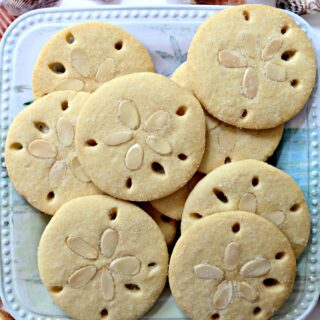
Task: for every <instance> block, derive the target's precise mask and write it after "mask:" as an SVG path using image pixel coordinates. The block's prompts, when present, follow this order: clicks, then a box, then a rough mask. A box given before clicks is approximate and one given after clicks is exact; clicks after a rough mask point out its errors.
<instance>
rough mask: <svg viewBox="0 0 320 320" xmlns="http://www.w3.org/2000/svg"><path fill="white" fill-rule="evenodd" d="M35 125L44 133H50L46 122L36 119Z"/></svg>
mask: <svg viewBox="0 0 320 320" xmlns="http://www.w3.org/2000/svg"><path fill="white" fill-rule="evenodd" d="M34 126H35V128H36V129H37V130H39V131H40V132H42V133H48V132H49V127H48V126H47V125H46V124H45V123H44V122H40V121H35V122H34Z"/></svg>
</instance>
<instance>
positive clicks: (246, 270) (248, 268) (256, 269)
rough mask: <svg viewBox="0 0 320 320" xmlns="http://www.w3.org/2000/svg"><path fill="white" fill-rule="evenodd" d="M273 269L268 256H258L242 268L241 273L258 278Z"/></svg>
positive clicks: (244, 275)
mask: <svg viewBox="0 0 320 320" xmlns="http://www.w3.org/2000/svg"><path fill="white" fill-rule="evenodd" d="M270 269H271V264H270V261H269V260H268V259H266V258H262V257H256V258H255V259H254V260H251V261H249V262H247V263H246V264H245V265H243V267H242V268H241V269H240V274H241V275H242V276H243V277H246V278H257V277H261V276H263V275H265V274H267V273H268V272H269V271H270Z"/></svg>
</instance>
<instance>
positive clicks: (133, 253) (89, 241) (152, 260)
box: [38, 195, 168, 320]
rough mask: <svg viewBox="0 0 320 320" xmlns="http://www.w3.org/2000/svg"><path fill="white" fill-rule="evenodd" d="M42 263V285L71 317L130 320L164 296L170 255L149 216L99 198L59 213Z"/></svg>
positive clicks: (42, 246)
mask: <svg viewBox="0 0 320 320" xmlns="http://www.w3.org/2000/svg"><path fill="white" fill-rule="evenodd" d="M38 262H39V271H40V276H41V279H42V281H43V283H44V284H45V286H46V287H47V288H48V290H49V292H50V294H51V295H52V297H53V299H54V301H55V302H56V303H57V305H58V306H59V307H61V308H62V309H63V310H64V311H65V312H66V313H67V314H68V315H69V316H71V317H72V318H74V319H80V320H82V319H83V320H87V319H90V320H101V319H110V320H122V319H128V320H130V319H138V318H139V317H140V316H142V315H143V314H144V313H145V312H146V311H147V310H149V309H150V307H151V306H152V305H153V304H154V303H155V301H156V300H157V298H158V297H159V295H160V293H161V292H162V289H163V288H164V285H165V283H166V278H167V267H168V252H167V246H166V243H165V241H164V238H163V235H162V233H161V231H160V229H159V228H158V226H157V225H156V223H155V222H154V221H153V220H152V218H151V217H149V216H148V215H147V214H146V213H145V212H144V211H142V210H141V209H140V208H138V207H136V206H135V205H133V204H129V203H127V202H123V201H120V200H116V199H113V198H111V197H108V196H101V195H99V196H88V197H82V198H78V199H75V200H72V201H70V202H68V203H67V204H65V205H64V206H62V207H61V208H60V209H59V210H58V211H57V213H56V215H55V216H54V217H53V219H52V220H51V221H50V223H49V224H48V226H47V228H46V229H45V231H44V233H43V235H42V237H41V241H40V245H39V251H38Z"/></svg>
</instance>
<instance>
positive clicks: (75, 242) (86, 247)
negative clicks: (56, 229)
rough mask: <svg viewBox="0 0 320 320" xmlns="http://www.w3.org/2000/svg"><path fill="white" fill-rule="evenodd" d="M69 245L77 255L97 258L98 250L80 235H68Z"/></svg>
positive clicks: (67, 241) (67, 242)
mask: <svg viewBox="0 0 320 320" xmlns="http://www.w3.org/2000/svg"><path fill="white" fill-rule="evenodd" d="M66 244H67V247H68V248H69V249H70V250H71V251H73V252H74V253H76V254H77V255H79V256H81V257H83V258H86V259H97V258H98V252H97V250H96V249H94V248H92V247H91V246H90V244H88V243H87V242H85V241H84V240H82V239H81V238H80V237H68V238H67V240H66Z"/></svg>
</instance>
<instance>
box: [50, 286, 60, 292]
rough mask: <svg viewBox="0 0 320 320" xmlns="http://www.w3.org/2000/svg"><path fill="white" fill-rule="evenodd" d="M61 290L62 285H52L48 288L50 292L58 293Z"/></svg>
mask: <svg viewBox="0 0 320 320" xmlns="http://www.w3.org/2000/svg"><path fill="white" fill-rule="evenodd" d="M62 290H63V287H62V286H53V287H51V288H50V292H52V293H59V292H61V291H62Z"/></svg>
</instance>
